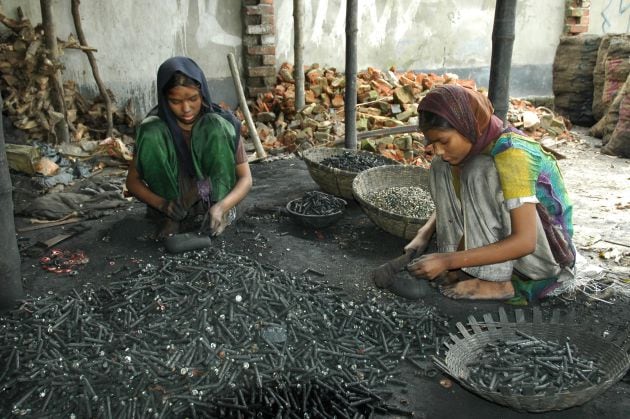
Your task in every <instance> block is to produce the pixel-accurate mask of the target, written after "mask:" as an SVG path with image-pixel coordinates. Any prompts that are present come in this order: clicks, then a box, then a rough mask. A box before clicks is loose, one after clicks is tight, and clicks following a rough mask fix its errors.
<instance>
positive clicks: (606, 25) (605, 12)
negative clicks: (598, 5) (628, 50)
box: [601, 0, 630, 33]
mask: <svg viewBox="0 0 630 419" xmlns="http://www.w3.org/2000/svg"><path fill="white" fill-rule="evenodd" d="M613 2H614V0H608V3H607V4H606V6H604V8H603V9H602V12H601V15H602V32H603V33H607V32H608V29H610V27H611V26H612V25H611V23H610V16H611V15H613V14H614V13H618V14H619V16H623V15H624V14H625V13H626V12H628V10H629V9H630V2H628V3H626V1H625V0H619V9H618V10H617V11H615V10H614V8H611V6H612V5H613ZM609 9H610V10H609ZM626 32H630V12H628V23H627V24H626Z"/></svg>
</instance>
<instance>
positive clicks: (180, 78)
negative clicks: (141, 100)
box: [164, 71, 201, 94]
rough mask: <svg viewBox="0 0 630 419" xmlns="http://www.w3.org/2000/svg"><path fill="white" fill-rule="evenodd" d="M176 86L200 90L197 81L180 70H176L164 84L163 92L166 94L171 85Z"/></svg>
mask: <svg viewBox="0 0 630 419" xmlns="http://www.w3.org/2000/svg"><path fill="white" fill-rule="evenodd" d="M178 86H184V87H194V88H196V89H199V90H201V84H200V83H199V82H198V81H196V80H193V79H191V78H190V77H188V76H187V75H185V74H184V73H182V72H179V71H176V72H175V74H173V77H171V79H170V80H169V81H168V82H167V83H166V84H165V85H164V94H167V93H168V91H169V90H171V89H172V88H173V87H178Z"/></svg>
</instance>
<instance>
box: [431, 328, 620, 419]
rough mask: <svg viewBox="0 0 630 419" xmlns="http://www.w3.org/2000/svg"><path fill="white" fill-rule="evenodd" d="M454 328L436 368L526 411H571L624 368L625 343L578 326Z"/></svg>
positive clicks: (490, 397) (495, 399)
mask: <svg viewBox="0 0 630 419" xmlns="http://www.w3.org/2000/svg"><path fill="white" fill-rule="evenodd" d="M489 320H490V321H489V322H488V321H486V322H485V323H477V322H476V320H475V319H474V318H473V317H470V318H469V325H470V326H471V329H469V328H466V327H465V326H464V325H462V324H461V323H458V324H457V327H458V329H459V330H460V332H461V336H455V335H451V339H452V341H451V342H449V343H447V344H446V346H447V347H448V348H449V350H448V351H447V353H446V355H445V357H444V358H443V359H437V358H436V359H434V361H435V363H436V364H437V366H438V367H439V368H440V369H442V370H443V371H444V372H446V373H448V374H450V375H451V376H453V377H454V378H455V379H457V380H458V381H459V382H460V384H461V385H462V386H464V387H465V388H467V389H468V390H470V391H472V392H473V393H476V394H478V395H479V396H481V397H483V398H485V399H488V400H490V401H493V402H496V403H499V404H502V405H505V406H508V407H512V408H514V409H517V410H523V411H529V412H546V411H551V410H562V409H567V408H570V407H573V406H577V405H580V404H583V403H586V402H587V401H589V400H591V399H592V398H594V397H596V396H597V395H599V394H601V393H603V392H604V391H606V390H607V389H608V388H609V387H610V386H612V385H613V384H614V383H615V382H617V381H618V380H620V379H621V378H622V377H623V376H624V374H625V373H626V372H627V370H628V367H629V366H630V357H629V355H628V352H627V351H628V344H627V341H626V342H624V343H620V344H616V343H613V342H610V341H607V340H605V339H603V338H601V337H599V336H596V335H594V334H592V333H590V332H588V331H585V330H584V327H583V326H582V325H568V324H561V323H544V322H542V317H541V316H538V319H537V318H536V316H535V317H534V320H533V322H524V321H522V320H523V318H521V322H516V323H513V322H496V323H495V322H494V321H493V320H492V318H491V317H490V318H489Z"/></svg>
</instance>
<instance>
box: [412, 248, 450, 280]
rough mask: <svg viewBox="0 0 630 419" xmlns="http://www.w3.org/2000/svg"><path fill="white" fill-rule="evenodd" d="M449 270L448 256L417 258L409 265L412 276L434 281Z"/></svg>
mask: <svg viewBox="0 0 630 419" xmlns="http://www.w3.org/2000/svg"><path fill="white" fill-rule="evenodd" d="M448 269H449V261H448V254H446V253H431V254H428V255H422V256H420V257H419V258H416V259H414V260H412V261H411V263H410V264H409V265H407V271H409V273H410V274H412V275H414V276H417V277H422V278H426V279H429V280H433V279H435V278H437V277H438V276H440V275H441V274H442V273H444V272H446V271H447V270H448Z"/></svg>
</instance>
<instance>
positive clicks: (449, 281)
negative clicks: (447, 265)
mask: <svg viewBox="0 0 630 419" xmlns="http://www.w3.org/2000/svg"><path fill="white" fill-rule="evenodd" d="M466 279H472V276H470V275H468V274H467V273H466V272H464V271H462V270H461V269H457V270H454V271H446V272H445V273H443V274H442V275H440V276H439V277H437V278H436V279H435V281H430V282H429V283H430V284H431V285H432V286H433V287H434V288H436V287H438V286H439V287H445V286H450V285H454V284H457V283H458V282H460V281H464V280H466Z"/></svg>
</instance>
